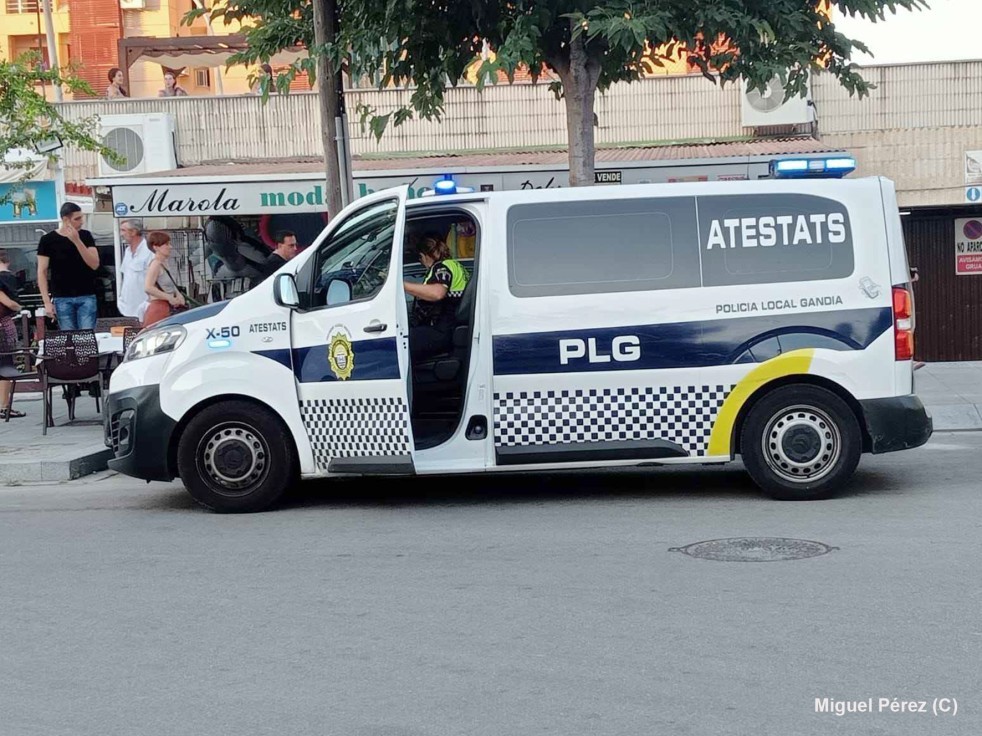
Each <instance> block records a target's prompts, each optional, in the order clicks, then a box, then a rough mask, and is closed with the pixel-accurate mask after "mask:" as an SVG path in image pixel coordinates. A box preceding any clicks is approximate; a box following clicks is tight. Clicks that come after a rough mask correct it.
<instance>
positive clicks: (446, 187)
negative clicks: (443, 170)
mask: <svg viewBox="0 0 982 736" xmlns="http://www.w3.org/2000/svg"><path fill="white" fill-rule="evenodd" d="M473 191H474V190H473V189H472V188H471V187H458V186H457V182H455V181H454V180H453V175H452V174H444V175H443V176H442V177H440V178H439V179H437V180H436V181H435V182H434V184H433V189H432V190H431V191H429V192H423V194H422V195H421V196H423V197H430V196H434V195H443V194H463V193H465V192H473Z"/></svg>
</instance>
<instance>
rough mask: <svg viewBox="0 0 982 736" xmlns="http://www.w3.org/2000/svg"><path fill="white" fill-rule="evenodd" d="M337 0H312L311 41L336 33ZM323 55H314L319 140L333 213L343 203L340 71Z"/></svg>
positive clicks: (328, 39)
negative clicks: (322, 147)
mask: <svg viewBox="0 0 982 736" xmlns="http://www.w3.org/2000/svg"><path fill="white" fill-rule="evenodd" d="M336 5H337V0H314V44H315V45H317V46H319V47H322V46H323V45H324V44H325V43H332V42H333V41H334V40H335V37H336V35H337V27H336V20H335V19H336V17H337V14H336ZM333 67H334V65H333V64H331V62H330V60H329V59H328V58H327V57H325V56H324V55H322V54H321V55H318V56H317V91H318V98H319V102H320V104H319V107H320V116H321V143H322V145H323V146H324V168H325V173H326V179H327V209H328V213H329V214H330V216H331V217H334V216H335V215H336V214H337V213H338V212H340V211H341V209H342V207H343V204H342V202H343V200H342V198H341V166H340V165H339V161H338V128H337V123H336V120H337V118H338V115H339V114H340V112H339V110H340V95H339V93H340V91H341V89H340V86H339V79H338V77H339V74H338V73H337V72H335V70H334V68H333Z"/></svg>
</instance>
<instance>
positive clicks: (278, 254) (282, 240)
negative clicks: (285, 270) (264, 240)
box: [263, 230, 297, 279]
mask: <svg viewBox="0 0 982 736" xmlns="http://www.w3.org/2000/svg"><path fill="white" fill-rule="evenodd" d="M273 239H274V240H275V241H276V250H274V251H273V252H272V253H270V254H269V257H268V258H267V259H266V261H265V263H263V278H264V279H265V278H266V277H268V276H272V275H273V274H274V273H276V272H277V271H279V270H280V267H281V266H283V264H284V263H286V262H287V261H289V260H290V259H291V258H293V257H294V256H295V255H296V254H297V236H296V235H294V234H293V233H291V232H290V231H289V230H281V231H280V232H278V233H276V235H275V237H274V238H273Z"/></svg>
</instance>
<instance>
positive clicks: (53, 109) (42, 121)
mask: <svg viewBox="0 0 982 736" xmlns="http://www.w3.org/2000/svg"><path fill="white" fill-rule="evenodd" d="M46 85H47V86H54V85H61V87H62V88H63V89H65V90H67V91H69V92H87V93H89V94H91V93H92V90H91V89H90V88H89V86H88V85H87V84H86V83H85V82H83V81H82V80H80V79H78V77H76V76H75V75H74V74H72V73H71V71H70V70H59V69H46V68H44V66H43V65H42V63H41V56H40V55H39V54H38V53H37V52H29V53H26V54H23V55H21V56H18V57H17V58H16V59H15V60H13V61H10V60H7V59H0V164H2V165H3V166H4V167H5V168H7V169H12V170H14V171H17V170H21V171H23V172H24V173H23V176H24V178H26V177H27V176H28V174H29V172H30V170H31V169H32V168H33V167H34V163H33V162H32V161H31V160H29V159H28V158H26V157H23V156H18V155H17V153H18V152H20V151H28V152H30V151H34V152H37V151H44V150H48V149H49V148H51V147H52V146H51V144H52V143H55V144H58V143H59V142H60V144H61V145H64V146H75V147H76V148H81V149H82V150H85V151H97V152H99V153H100V154H102V155H104V156H109V157H110V158H112V157H114V156H115V154H114V153H113V152H112V151H111V150H110V149H108V148H106V147H105V146H104V145H103V144H102V141H100V140H99V138H98V119H97V118H95V117H88V118H83V119H80V120H67V119H66V118H65V117H64V116H63V115H62V114H61V108H60V107H59V106H58V105H56V104H54V103H51V102H49V101H48V100H47V98H46V97H45V95H44V87H45V86H46Z"/></svg>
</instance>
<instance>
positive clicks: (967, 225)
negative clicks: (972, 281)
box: [955, 217, 982, 276]
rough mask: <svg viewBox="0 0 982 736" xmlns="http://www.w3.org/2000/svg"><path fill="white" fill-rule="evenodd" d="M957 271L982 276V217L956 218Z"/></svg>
mask: <svg viewBox="0 0 982 736" xmlns="http://www.w3.org/2000/svg"><path fill="white" fill-rule="evenodd" d="M955 273H956V274H958V275H959V276H982V218H978V217H970V218H965V219H962V220H955Z"/></svg>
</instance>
